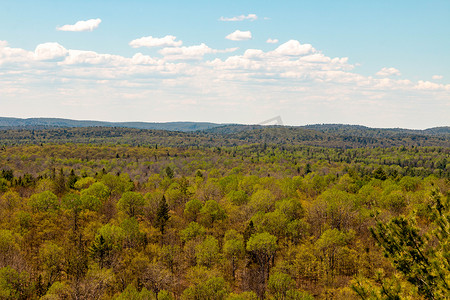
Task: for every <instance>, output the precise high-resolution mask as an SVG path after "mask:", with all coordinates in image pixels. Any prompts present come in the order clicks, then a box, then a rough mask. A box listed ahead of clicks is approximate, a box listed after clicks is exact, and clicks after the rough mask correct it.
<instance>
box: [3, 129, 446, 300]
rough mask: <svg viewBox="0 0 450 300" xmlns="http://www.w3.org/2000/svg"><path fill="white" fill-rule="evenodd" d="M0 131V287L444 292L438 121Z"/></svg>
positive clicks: (201, 294)
mask: <svg viewBox="0 0 450 300" xmlns="http://www.w3.org/2000/svg"><path fill="white" fill-rule="evenodd" d="M354 129H355V130H356V129H357V128H354ZM330 130H332V129H330ZM374 135H375V136H374ZM0 137H1V139H0V299H39V298H42V299H158V300H161V299H446V298H448V296H449V295H450V280H449V278H450V246H449V245H450V207H449V205H450V147H449V144H448V143H449V138H448V133H447V132H444V133H440V132H439V133H429V134H424V133H420V134H417V133H410V132H406V133H405V132H394V133H387V132H383V131H381V132H375V133H373V132H372V133H367V134H365V135H364V134H356V133H354V134H350V133H349V132H346V133H343V132H342V129H341V132H339V133H330V132H326V131H316V130H313V129H301V130H299V129H295V128H294V129H292V128H284V129H283V128H279V127H273V128H247V130H242V129H239V130H236V128H234V129H233V128H231V129H230V128H229V127H228V128H220V129H219V130H211V131H207V132H192V133H181V132H167V131H154V130H153V131H152V130H139V129H119V128H113V129H111V128H109V129H105V128H46V129H14V130H4V131H0ZM370 141H372V142H370Z"/></svg>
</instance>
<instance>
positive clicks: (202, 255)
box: [195, 235, 219, 267]
mask: <svg viewBox="0 0 450 300" xmlns="http://www.w3.org/2000/svg"><path fill="white" fill-rule="evenodd" d="M195 256H196V257H197V263H198V264H199V265H203V266H205V267H211V266H212V265H213V264H214V263H215V262H217V260H218V258H219V241H217V239H216V238H214V237H213V236H210V235H208V236H207V237H206V238H205V240H204V241H203V242H201V243H200V244H198V245H197V247H196V248H195Z"/></svg>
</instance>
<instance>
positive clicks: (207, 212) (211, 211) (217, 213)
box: [199, 200, 227, 227]
mask: <svg viewBox="0 0 450 300" xmlns="http://www.w3.org/2000/svg"><path fill="white" fill-rule="evenodd" d="M226 217H227V215H226V212H225V210H224V209H223V208H222V207H221V206H220V205H219V203H217V201H215V200H208V201H206V202H205V205H203V207H202V209H201V210H200V215H199V222H200V223H201V224H203V225H204V226H206V227H212V226H213V224H214V222H215V221H220V220H224V219H226Z"/></svg>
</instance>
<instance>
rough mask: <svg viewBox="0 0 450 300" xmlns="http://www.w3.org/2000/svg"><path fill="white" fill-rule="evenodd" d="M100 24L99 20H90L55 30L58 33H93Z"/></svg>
mask: <svg viewBox="0 0 450 300" xmlns="http://www.w3.org/2000/svg"><path fill="white" fill-rule="evenodd" d="M101 22H102V20H101V19H90V20H87V21H78V22H76V23H75V24H74V25H64V26H61V27H57V28H56V29H57V30H59V31H93V30H94V29H96V28H97V27H98V25H100V23H101Z"/></svg>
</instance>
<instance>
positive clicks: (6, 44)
mask: <svg viewBox="0 0 450 300" xmlns="http://www.w3.org/2000/svg"><path fill="white" fill-rule="evenodd" d="M7 46H8V42H7V41H2V40H0V48H3V47H7Z"/></svg>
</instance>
